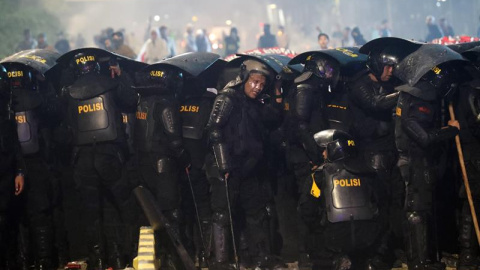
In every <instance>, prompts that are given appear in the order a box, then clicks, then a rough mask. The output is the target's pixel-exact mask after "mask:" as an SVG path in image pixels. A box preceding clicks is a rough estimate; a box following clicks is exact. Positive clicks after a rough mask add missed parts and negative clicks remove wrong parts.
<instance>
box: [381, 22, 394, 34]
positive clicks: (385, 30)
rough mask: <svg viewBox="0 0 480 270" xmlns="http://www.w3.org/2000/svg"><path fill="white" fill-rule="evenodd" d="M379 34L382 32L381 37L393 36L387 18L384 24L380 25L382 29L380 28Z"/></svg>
mask: <svg viewBox="0 0 480 270" xmlns="http://www.w3.org/2000/svg"><path fill="white" fill-rule="evenodd" d="M379 34H380V37H391V36H392V31H391V30H390V26H389V23H388V20H387V19H384V20H383V21H382V24H381V25H380V29H379Z"/></svg>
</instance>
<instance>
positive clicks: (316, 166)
mask: <svg viewBox="0 0 480 270" xmlns="http://www.w3.org/2000/svg"><path fill="white" fill-rule="evenodd" d="M310 165H312V171H315V170H317V169H318V167H320V166H319V165H315V164H313V162H311V161H310Z"/></svg>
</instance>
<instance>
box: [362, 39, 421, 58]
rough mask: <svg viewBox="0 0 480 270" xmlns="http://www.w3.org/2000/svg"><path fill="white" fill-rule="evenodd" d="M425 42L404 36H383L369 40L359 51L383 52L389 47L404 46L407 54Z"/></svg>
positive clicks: (366, 52)
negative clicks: (404, 37)
mask: <svg viewBox="0 0 480 270" xmlns="http://www.w3.org/2000/svg"><path fill="white" fill-rule="evenodd" d="M423 44H424V43H421V42H417V41H413V40H407V39H403V38H397V37H382V38H376V39H374V40H371V41H369V42H367V43H366V44H365V45H363V46H362V47H361V48H360V50H359V52H360V53H363V54H366V55H369V54H371V53H373V52H381V51H383V50H384V49H385V48H387V47H398V48H402V50H403V51H404V52H406V54H410V53H412V52H414V51H416V50H417V49H418V48H420V47H421V46H422V45H423Z"/></svg>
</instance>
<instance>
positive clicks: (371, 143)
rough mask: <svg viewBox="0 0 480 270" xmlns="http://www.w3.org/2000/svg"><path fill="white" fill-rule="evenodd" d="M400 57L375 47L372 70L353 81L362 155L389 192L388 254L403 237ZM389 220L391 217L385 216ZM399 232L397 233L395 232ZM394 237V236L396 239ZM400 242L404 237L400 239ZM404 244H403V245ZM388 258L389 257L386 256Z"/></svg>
mask: <svg viewBox="0 0 480 270" xmlns="http://www.w3.org/2000/svg"><path fill="white" fill-rule="evenodd" d="M396 64H398V57H396V56H395V55H394V54H392V52H391V50H390V51H389V48H386V49H384V50H382V51H380V52H377V51H373V52H371V53H370V54H369V56H368V60H367V67H368V72H367V73H364V74H363V75H360V76H359V77H358V78H357V79H356V80H355V81H354V82H352V84H351V85H350V92H349V94H350V95H349V97H350V104H351V109H352V116H353V118H354V119H353V121H352V123H353V127H352V130H353V132H354V134H355V138H356V141H357V147H358V148H359V152H360V155H362V156H364V158H365V160H366V161H367V164H368V165H369V166H370V167H371V168H372V169H374V170H375V171H376V172H377V174H378V178H379V179H380V180H381V181H383V182H381V184H382V185H385V187H386V188H387V189H386V190H387V191H388V193H386V194H385V196H384V198H383V200H384V203H385V204H388V205H391V207H390V215H391V217H390V222H389V223H388V224H390V225H391V228H389V231H392V232H385V239H384V240H385V246H384V247H383V250H379V253H382V254H381V255H382V256H383V257H386V255H387V254H386V252H387V246H386V244H387V241H388V240H389V238H391V237H393V235H395V236H397V237H400V238H401V235H402V233H401V226H400V225H401V221H402V219H403V217H402V203H403V201H402V200H403V191H404V187H403V182H402V179H401V176H400V173H399V172H398V169H397V167H396V162H397V150H396V148H395V138H394V122H393V109H394V107H395V105H396V104H397V99H398V95H399V93H398V92H396V91H395V90H394V85H393V83H392V79H393V78H392V76H393V69H394V66H395V65H396ZM385 222H387V220H385ZM393 232H395V233H396V234H392V233H393ZM392 240H393V239H392ZM397 242H400V243H401V241H397ZM400 247H401V246H400ZM385 259H386V258H385Z"/></svg>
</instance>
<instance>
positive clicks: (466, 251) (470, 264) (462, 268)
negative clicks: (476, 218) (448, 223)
mask: <svg viewBox="0 0 480 270" xmlns="http://www.w3.org/2000/svg"><path fill="white" fill-rule="evenodd" d="M458 234H459V235H458V244H459V247H460V258H459V260H458V267H457V269H459V270H470V269H472V270H474V269H477V267H478V265H479V260H478V244H477V241H476V237H475V232H474V230H473V221H472V216H471V215H470V209H469V208H468V202H465V204H464V206H463V209H462V216H461V220H460V228H459V233H458Z"/></svg>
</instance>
